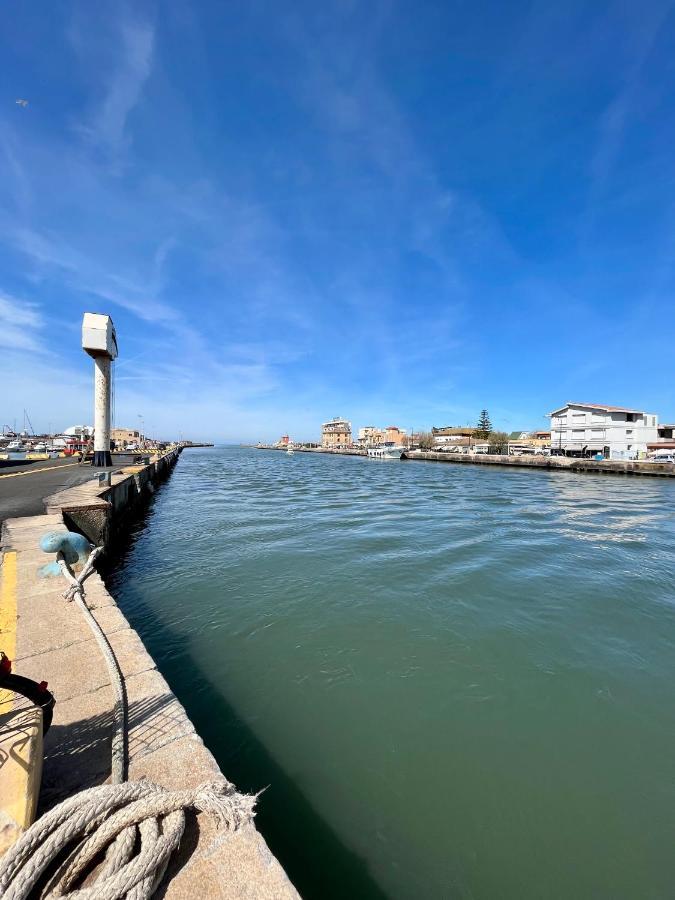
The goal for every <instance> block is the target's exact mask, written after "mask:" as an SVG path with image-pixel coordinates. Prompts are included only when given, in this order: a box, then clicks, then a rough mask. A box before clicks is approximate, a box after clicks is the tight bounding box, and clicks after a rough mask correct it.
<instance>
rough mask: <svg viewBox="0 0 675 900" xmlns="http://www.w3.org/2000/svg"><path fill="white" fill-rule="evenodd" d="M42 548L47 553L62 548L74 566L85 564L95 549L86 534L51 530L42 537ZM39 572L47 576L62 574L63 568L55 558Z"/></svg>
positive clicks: (67, 559) (55, 551) (69, 563)
mask: <svg viewBox="0 0 675 900" xmlns="http://www.w3.org/2000/svg"><path fill="white" fill-rule="evenodd" d="M40 549H41V550H44V552H45V553H57V552H58V551H59V550H60V551H61V552H62V553H63V556H64V558H65V560H66V562H67V563H68V565H70V566H74V565H84V564H85V562H86V561H87V557H88V556H89V554H90V553H91V551H92V550H93V545H92V544H90V543H89V541H88V540H87V539H86V537H84V535H82V534H78V533H77V532H76V531H50V532H49V533H48V534H45V535H44V536H43V537H42V538H41V539H40ZM38 574H39V575H40V576H41V577H43V578H47V577H51V576H52V575H60V574H61V569H60V568H59V564H58V563H57V562H56V560H54V562H50V563H47V565H46V566H43V567H42V568H41V569H40V571H39V573H38Z"/></svg>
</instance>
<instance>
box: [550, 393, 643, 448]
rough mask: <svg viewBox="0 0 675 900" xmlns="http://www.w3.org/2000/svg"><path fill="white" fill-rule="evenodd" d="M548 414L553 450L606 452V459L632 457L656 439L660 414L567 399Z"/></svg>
mask: <svg viewBox="0 0 675 900" xmlns="http://www.w3.org/2000/svg"><path fill="white" fill-rule="evenodd" d="M549 415H550V417H551V452H552V453H558V454H563V455H565V456H583V455H588V456H591V455H593V454H595V453H603V454H604V455H605V457H606V458H607V459H633V458H634V457H637V456H638V455H640V454H644V453H646V452H647V444H649V443H653V442H654V441H656V439H657V429H658V417H657V416H655V415H654V414H653V413H646V412H645V411H644V410H641V409H626V408H625V407H622V406H604V405H602V404H600V403H567V404H566V405H565V406H562V407H561V408H560V409H555V410H553V412H552V413H549Z"/></svg>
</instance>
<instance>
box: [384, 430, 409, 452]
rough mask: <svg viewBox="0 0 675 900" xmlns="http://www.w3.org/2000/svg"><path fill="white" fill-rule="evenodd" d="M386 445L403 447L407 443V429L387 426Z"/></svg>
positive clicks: (385, 433) (385, 431)
mask: <svg viewBox="0 0 675 900" xmlns="http://www.w3.org/2000/svg"><path fill="white" fill-rule="evenodd" d="M384 442H385V444H396V446H397V447H401V446H403V444H405V442H406V433H405V428H399V427H398V425H387V427H386V428H385V430H384Z"/></svg>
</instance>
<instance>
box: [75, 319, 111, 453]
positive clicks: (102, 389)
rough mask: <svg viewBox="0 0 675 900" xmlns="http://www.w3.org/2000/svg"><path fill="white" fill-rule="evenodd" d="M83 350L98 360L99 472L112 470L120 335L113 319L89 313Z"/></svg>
mask: <svg viewBox="0 0 675 900" xmlns="http://www.w3.org/2000/svg"><path fill="white" fill-rule="evenodd" d="M82 349H83V350H84V351H85V353H88V354H89V356H92V357H93V359H94V459H93V461H92V465H94V466H97V467H98V468H103V467H104V466H112V456H111V455H110V393H111V383H110V363H111V361H112V360H113V359H115V358H116V357H117V335H116V334H115V326H114V325H113V321H112V319H111V318H110V316H106V315H102V314H101V313H85V314H84V318H83V320H82Z"/></svg>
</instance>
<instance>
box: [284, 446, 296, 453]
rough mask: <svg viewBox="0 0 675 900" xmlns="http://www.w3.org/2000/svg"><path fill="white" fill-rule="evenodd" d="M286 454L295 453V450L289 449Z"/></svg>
mask: <svg viewBox="0 0 675 900" xmlns="http://www.w3.org/2000/svg"><path fill="white" fill-rule="evenodd" d="M286 453H295V450H294V449H293V448H292V447H287V448H286Z"/></svg>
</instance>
